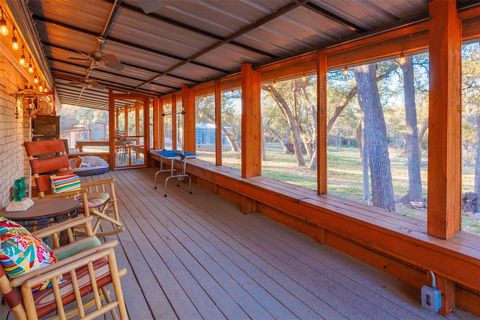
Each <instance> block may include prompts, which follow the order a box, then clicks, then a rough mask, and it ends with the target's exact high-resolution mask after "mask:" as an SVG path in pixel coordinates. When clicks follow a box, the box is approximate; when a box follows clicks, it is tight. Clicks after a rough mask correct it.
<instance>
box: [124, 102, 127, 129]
mask: <svg viewBox="0 0 480 320" xmlns="http://www.w3.org/2000/svg"><path fill="white" fill-rule="evenodd" d="M124 111H125V121H124V124H125V128H124V129H125V135H126V136H128V104H126V105H125V109H124Z"/></svg>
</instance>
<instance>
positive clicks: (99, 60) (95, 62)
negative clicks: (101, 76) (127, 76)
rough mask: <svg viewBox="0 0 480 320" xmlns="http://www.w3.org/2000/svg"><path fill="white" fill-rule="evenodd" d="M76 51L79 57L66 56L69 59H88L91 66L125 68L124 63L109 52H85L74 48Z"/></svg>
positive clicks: (114, 68)
mask: <svg viewBox="0 0 480 320" xmlns="http://www.w3.org/2000/svg"><path fill="white" fill-rule="evenodd" d="M75 51H76V52H78V54H79V55H81V57H68V58H67V59H69V60H78V61H89V62H90V63H91V67H92V68H95V67H107V68H111V69H113V70H116V71H122V70H123V68H125V65H124V64H123V63H121V62H120V60H119V59H118V58H117V57H116V56H115V55H114V54H111V53H107V54H103V53H101V52H98V53H92V54H86V53H84V52H82V51H80V50H75Z"/></svg>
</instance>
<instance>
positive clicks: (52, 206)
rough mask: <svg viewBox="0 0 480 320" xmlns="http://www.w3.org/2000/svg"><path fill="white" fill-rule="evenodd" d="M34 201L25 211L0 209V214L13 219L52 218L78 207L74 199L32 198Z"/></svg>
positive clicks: (77, 202)
mask: <svg viewBox="0 0 480 320" xmlns="http://www.w3.org/2000/svg"><path fill="white" fill-rule="evenodd" d="M33 202H34V203H35V204H34V205H33V206H31V207H30V208H29V209H28V210H27V211H9V212H7V211H6V210H5V209H1V210H0V216H4V217H5V218H7V219H10V220H14V221H27V220H38V219H44V218H54V217H57V216H63V215H66V214H69V213H71V212H73V211H75V210H77V209H79V208H80V205H81V204H80V202H79V201H77V200H74V199H66V198H44V199H33Z"/></svg>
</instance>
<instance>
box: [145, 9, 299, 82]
mask: <svg viewBox="0 0 480 320" xmlns="http://www.w3.org/2000/svg"><path fill="white" fill-rule="evenodd" d="M307 2H308V0H298V1H296V2H290V3H289V4H287V5H285V6H283V7H281V8H279V9H277V10H276V11H274V12H272V13H270V14H268V15H266V16H264V17H262V18H260V19H259V20H257V21H255V22H253V23H252V24H249V25H248V26H246V27H244V28H242V29H240V30H238V31H236V32H234V33H232V34H231V35H229V36H228V37H226V38H225V39H224V40H223V41H218V42H215V43H214V44H212V45H210V46H208V47H206V48H204V49H202V50H200V51H198V52H197V53H195V54H193V55H191V56H190V57H189V58H187V59H186V60H184V61H182V62H179V63H177V64H175V65H173V66H172V67H170V68H168V69H167V70H166V71H164V72H162V73H159V74H157V75H155V76H154V77H152V78H151V79H149V80H148V81H145V83H142V84H141V85H139V86H137V87H136V88H140V87H142V86H144V85H146V84H148V83H150V82H152V81H153V80H155V79H157V78H158V77H161V76H164V75H167V74H168V73H169V72H172V71H174V70H176V69H178V68H180V67H181V66H183V65H185V64H187V63H189V62H191V61H193V60H195V59H197V58H199V57H201V56H203V55H205V54H207V53H209V52H211V51H213V50H215V49H217V48H218V47H220V46H221V45H223V44H224V43H229V42H232V41H234V40H235V39H237V38H239V37H241V36H243V35H244V34H246V33H248V32H250V31H252V30H254V29H257V28H259V27H261V26H263V25H264V24H266V23H268V22H270V21H272V20H274V19H276V18H278V17H280V16H282V15H284V14H287V13H288V12H290V11H292V10H294V9H296V8H298V7H299V6H301V5H302V4H304V3H307Z"/></svg>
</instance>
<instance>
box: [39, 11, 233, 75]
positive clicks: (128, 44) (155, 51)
mask: <svg viewBox="0 0 480 320" xmlns="http://www.w3.org/2000/svg"><path fill="white" fill-rule="evenodd" d="M33 19H34V20H35V21H40V22H44V23H49V24H54V25H58V26H60V27H62V28H65V29H69V30H72V31H75V32H79V33H83V34H87V35H91V36H94V37H97V34H96V33H95V32H94V31H91V30H87V29H84V28H80V27H77V26H73V25H70V24H68V23H64V22H60V21H57V20H54V19H50V18H47V17H44V16H39V15H33ZM108 41H112V42H115V43H118V44H121V45H124V46H126V47H131V48H135V49H139V50H143V51H146V52H149V53H151V54H155V55H158V56H164V57H167V58H170V59H174V60H180V61H183V62H185V61H187V60H188V59H185V58H182V57H180V56H177V55H174V54H171V53H168V52H164V51H160V50H158V49H154V48H149V47H145V46H142V45H140V44H137V43H132V42H129V41H126V40H122V39H119V38H115V37H109V38H108ZM187 63H191V64H194V65H196V66H199V67H203V68H207V69H211V70H214V71H217V72H221V73H225V74H226V73H228V70H223V69H221V68H218V67H215V66H211V65H208V64H205V63H201V62H196V61H188V62H187Z"/></svg>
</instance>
